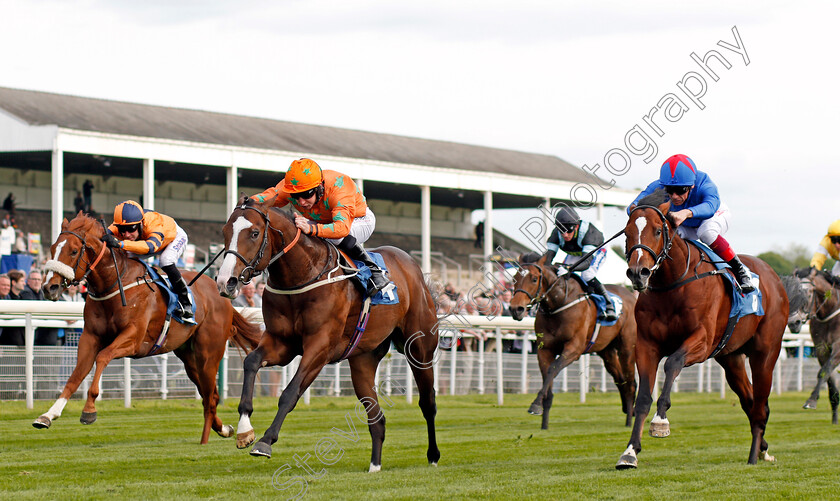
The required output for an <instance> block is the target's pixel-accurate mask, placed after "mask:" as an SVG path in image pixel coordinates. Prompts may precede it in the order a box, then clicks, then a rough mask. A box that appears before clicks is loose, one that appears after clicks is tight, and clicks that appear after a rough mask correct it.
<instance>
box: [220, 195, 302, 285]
mask: <svg viewBox="0 0 840 501" xmlns="http://www.w3.org/2000/svg"><path fill="white" fill-rule="evenodd" d="M239 209H242V210H245V209H248V210H252V211H254V212H256V213H257V214H259V215H260V216H261V217H262V219H263V222H264V223H265V225H264V226H265V227H264V228H263V239H262V243H260V250H259V251H258V252H257V254H256V255H255V256H254V258H253V259H251V260H250V261H248V260H247V259H245V256H243V255H242V254H240V253H238V252H236V251H232V250H230V249H225V251H224V255H225V257H227V255H228V254H233V255H234V256H236V258H237V259H239V260H240V261H242V262H243V263H244V264H245V268H243V269H242V271H241V272H239V276H238V277H237V280H239V282H240V283H241V284H242V285H246V284H249V283H251V280H252V279H253V278H254V275H255V273H256V271H257V266H258V265H259V264H260V261H262V258H263V255H264V254H265V249H266V247H267V246H268V229H269V228H271V229H272V230H274V231H276V232H277V233H279V234H280V239H281V241H282V242H283V243H284V244H285V243H286V239H285V237H284V236H283V232H282V231H280V230H278V229H277V228H275V227H273V226H271V222H270V221H269V219H268V214H267V213H265V212H263V211H261V210H259V209H257V208H256V207H250V206H248V205H245V204H242V205H240V206H239ZM299 236H300V229H298V233H297V236H296V237H295V239H294V240H293V241H292V243H291V244H289V245H288V246H284V248H283V250H281V251H280V252H278V253H277V254H275V255H274V256H272V257H271V259H270V260H269V261H268V265H267V266H266V268H268V267H269V266H271V264H272V263H274V261H277V260H278V259H279V258H280V257H281V256H282V255H283V254H285V253H286V252H288V250H289V249H291V248H292V246H294V245H295V244H296V243H297V240H298V237H299ZM246 273H247V276H246Z"/></svg>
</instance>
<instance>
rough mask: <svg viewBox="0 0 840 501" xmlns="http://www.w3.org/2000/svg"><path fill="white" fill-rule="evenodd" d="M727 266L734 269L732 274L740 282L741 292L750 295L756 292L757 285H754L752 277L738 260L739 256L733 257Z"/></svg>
mask: <svg viewBox="0 0 840 501" xmlns="http://www.w3.org/2000/svg"><path fill="white" fill-rule="evenodd" d="M726 264H728V265H729V266H731V267H732V273H734V274H735V279H736V280H738V286H739V287H740V288H741V292H743V293H744V294H749V293H750V292H752V291H754V290H755V285H753V283H752V276H750V274H749V272H747V269H746V268H745V267H744V263H742V262H741V260H740V259H738V256H735V257H733V258H732V259H730V260H729V261H727V262H726Z"/></svg>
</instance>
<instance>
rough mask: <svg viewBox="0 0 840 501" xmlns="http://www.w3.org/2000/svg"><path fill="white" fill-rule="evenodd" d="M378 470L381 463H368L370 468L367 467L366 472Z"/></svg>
mask: <svg viewBox="0 0 840 501" xmlns="http://www.w3.org/2000/svg"><path fill="white" fill-rule="evenodd" d="M379 471H382V465H381V464H373V463H371V464H370V468H369V469H368V473H376V472H379Z"/></svg>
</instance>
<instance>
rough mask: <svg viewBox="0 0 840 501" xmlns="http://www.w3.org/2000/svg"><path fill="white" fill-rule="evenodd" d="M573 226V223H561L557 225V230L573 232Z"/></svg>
mask: <svg viewBox="0 0 840 501" xmlns="http://www.w3.org/2000/svg"><path fill="white" fill-rule="evenodd" d="M575 226H577V225H576V224H573V225H571V226H563V225H562V224H561V225H559V226H557V231H559V232H560V233H574V232H575Z"/></svg>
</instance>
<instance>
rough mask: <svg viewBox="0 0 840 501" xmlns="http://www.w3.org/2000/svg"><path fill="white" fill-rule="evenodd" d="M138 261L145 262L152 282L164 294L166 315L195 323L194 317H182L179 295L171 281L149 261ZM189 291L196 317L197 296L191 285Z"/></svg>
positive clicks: (184, 321) (183, 321)
mask: <svg viewBox="0 0 840 501" xmlns="http://www.w3.org/2000/svg"><path fill="white" fill-rule="evenodd" d="M138 261H139V262H141V263H143V266H145V267H146V273H148V274H149V278H151V280H152V282H154V283H155V284H156V285H157V286H158V287H159V288H160V291H161V293H162V294H163V298H164V300H165V301H166V316H171V317H172V318H174V319H175V320H176V321H178V322H180V323H182V324H195V321H194V320H193V319H192V318H191V319H188V320H186V319H183V318H181V315H180V310H181V307H180V303H178V295H177V294H175V293H174V292H172V286H171V285H170V284H169V282H168V281H167V280H166V279H165V278H163V276H162V275H161V274H160V273H158V271H157V270H156V269H155V268H153V267H151V266H149V264H148V263H147V262H145V261H143V260H139V259H138ZM187 291H189V294H190V300H191V302H192V312H193V318H195V303H196V301H195V296H194V295H193V292H192V289H190V288H189V287H187Z"/></svg>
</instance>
